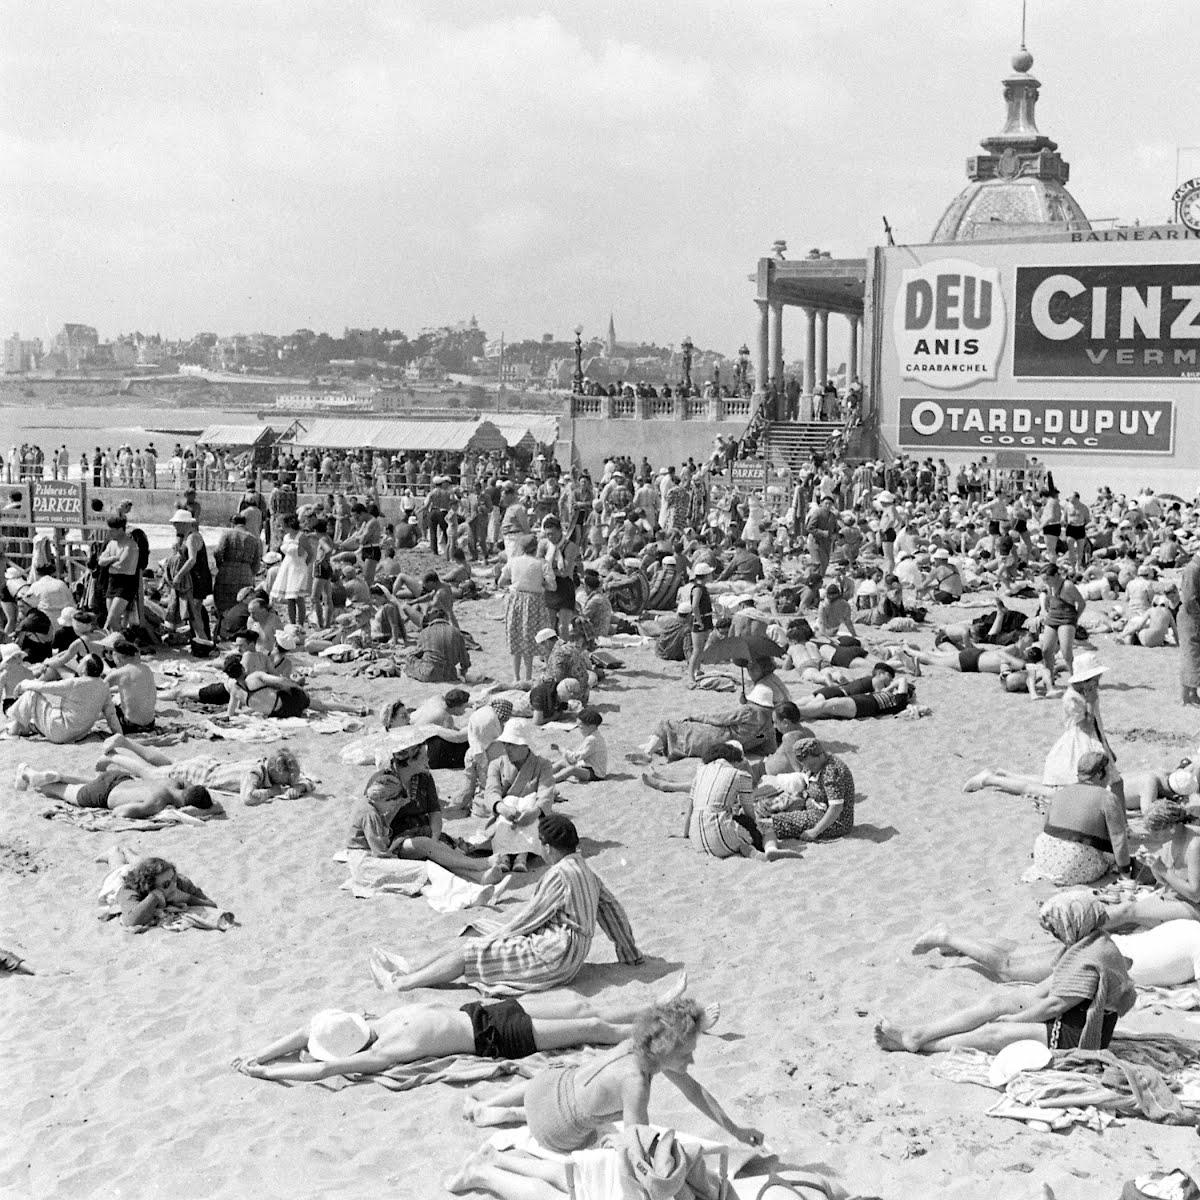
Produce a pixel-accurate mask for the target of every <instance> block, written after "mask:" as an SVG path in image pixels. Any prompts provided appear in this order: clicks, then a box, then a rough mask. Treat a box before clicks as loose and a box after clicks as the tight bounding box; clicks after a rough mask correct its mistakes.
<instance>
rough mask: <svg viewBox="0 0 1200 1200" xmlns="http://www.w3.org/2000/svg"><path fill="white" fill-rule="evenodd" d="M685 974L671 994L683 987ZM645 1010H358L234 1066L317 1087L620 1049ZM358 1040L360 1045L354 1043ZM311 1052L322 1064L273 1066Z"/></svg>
mask: <svg viewBox="0 0 1200 1200" xmlns="http://www.w3.org/2000/svg"><path fill="white" fill-rule="evenodd" d="M685 983H686V976H685V977H684V980H681V981H680V982H679V983H678V984H677V985H676V987H675V988H673V989H672V993H675V992H676V991H679V990H682V988H683V986H684V985H685ZM639 1011H640V1010H639V1009H617V1008H614V1009H601V1008H599V1007H596V1006H594V1005H592V1004H590V1003H589V1002H588V1001H587V1000H585V999H583V998H582V997H579V996H573V995H569V994H565V993H559V994H553V993H546V994H543V995H536V996H535V995H531V996H522V997H521V999H520V1001H517V1000H502V1001H499V1002H493V1001H487V1000H485V1001H483V1002H479V1001H475V1002H473V1003H471V1004H464V1005H463V1006H462V1007H461V1008H458V1009H455V1008H447V1007H445V1006H443V1005H436V1004H406V1005H403V1006H401V1007H399V1008H394V1009H392V1010H391V1012H387V1013H384V1015H383V1016H382V1017H379V1018H377V1019H375V1020H372V1021H365V1020H363V1018H362V1017H360V1016H358V1015H357V1014H354V1013H337V1012H322V1013H317V1014H316V1015H315V1016H314V1017H313V1018H312V1020H311V1021H310V1023H309V1024H308V1025H307V1026H305V1027H303V1028H301V1029H298V1030H296V1031H295V1032H294V1033H291V1034H289V1035H288V1036H287V1037H284V1038H281V1039H280V1040H279V1041H277V1042H273V1043H272V1044H271V1045H270V1046H267V1047H266V1048H265V1049H263V1050H260V1051H259V1052H258V1053H257V1054H254V1055H252V1056H250V1057H249V1058H237V1059H234V1061H233V1066H234V1067H235V1068H236V1069H237V1070H238V1071H241V1072H242V1074H243V1075H251V1076H253V1077H254V1078H256V1079H275V1080H296V1081H299V1082H310V1083H311V1082H316V1081H318V1080H321V1079H329V1078H330V1077H331V1076H334V1075H378V1074H380V1073H381V1072H384V1071H387V1070H388V1069H389V1068H391V1067H395V1066H399V1065H400V1064H402V1063H410V1062H417V1061H418V1060H420V1059H423V1058H440V1057H443V1056H445V1055H449V1054H474V1055H477V1056H478V1057H480V1058H491V1059H514V1058H527V1057H529V1055H531V1054H535V1053H536V1052H537V1051H539V1050H559V1049H563V1048H565V1047H567V1046H581V1045H593V1046H615V1045H616V1044H617V1043H618V1042H621V1041H623V1040H624V1039H625V1038H627V1037H628V1036H629V1034H630V1032H631V1028H632V1023H633V1019H634V1017H635V1016H636V1015H637V1013H638V1012H639ZM356 1042H357V1045H355V1043H356ZM302 1050H307V1051H308V1053H309V1054H310V1055H311V1056H312V1058H314V1059H316V1060H318V1061H316V1062H299V1061H296V1062H286V1063H274V1062H272V1060H274V1059H280V1058H284V1057H286V1056H289V1055H294V1054H298V1053H299V1052H300V1051H302Z"/></svg>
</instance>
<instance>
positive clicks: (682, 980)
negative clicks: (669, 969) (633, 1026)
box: [654, 970, 688, 1004]
mask: <svg viewBox="0 0 1200 1200" xmlns="http://www.w3.org/2000/svg"><path fill="white" fill-rule="evenodd" d="M687 985H688V974H687V971H686V970H684V971H680V972H679V978H678V979H676V980H675V982H674V983H673V984H671V986H670V987H668V988H667V989H666V990H665V991H662V992H659V994H658V995H657V996H656V997H655V998H654V1003H655V1004H670V1003H671V1001H672V1000H678V999H680V998H681V997H682V996H683V994H684V992H686V991H687Z"/></svg>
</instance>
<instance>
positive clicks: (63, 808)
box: [42, 800, 228, 833]
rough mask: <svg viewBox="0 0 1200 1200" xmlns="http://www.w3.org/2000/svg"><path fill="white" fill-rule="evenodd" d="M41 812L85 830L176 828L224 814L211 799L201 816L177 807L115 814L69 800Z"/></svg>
mask: <svg viewBox="0 0 1200 1200" xmlns="http://www.w3.org/2000/svg"><path fill="white" fill-rule="evenodd" d="M42 816H43V817H45V818H46V820H47V821H67V822H69V823H70V824H72V825H74V826H76V827H77V828H79V829H85V830H87V832H88V833H129V832H136V833H150V832H153V831H154V830H157V829H176V828H178V827H179V826H181V825H207V824H208V822H209V821H223V820H225V819H226V818H227V816H228V814H227V813H226V811H225V809H224V808H222V807H221V805H220V804H219V803H218V802H217V801H216V800H214V801H213V806H212V809H211V810H208V811H206V812H205V814H204V816H203V817H199V816H193V815H192V814H191V813H185V812H180V811H179V809H177V808H166V809H163V811H162V812H160V813H156V814H155V815H154V816H152V817H118V816H114V815H113V814H112V813H111V812H109V810H108V809H104V808H76V807H75V806H74V805H73V804H55V805H54V806H52V807H51V808H48V809H46V810H45V812H43V813H42Z"/></svg>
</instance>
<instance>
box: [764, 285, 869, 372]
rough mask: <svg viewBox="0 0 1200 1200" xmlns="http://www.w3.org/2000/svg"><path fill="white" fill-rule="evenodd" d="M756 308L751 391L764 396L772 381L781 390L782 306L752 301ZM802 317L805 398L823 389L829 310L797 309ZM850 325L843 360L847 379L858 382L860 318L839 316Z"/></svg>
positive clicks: (826, 368)
mask: <svg viewBox="0 0 1200 1200" xmlns="http://www.w3.org/2000/svg"><path fill="white" fill-rule="evenodd" d="M754 303H755V304H757V305H758V354H757V355H756V356H755V359H754V369H755V383H756V388H755V390H756V391H758V392H765V391H766V390H767V387H768V385H769V384H770V383H771V382H772V381H774V383H775V386H776V387H777V388H779V389H780V390H782V388H783V385H784V379H783V302H782V301H780V300H755V302H754ZM798 307H799V308H800V311H801V312H802V313H803V314H804V382H803V390H804V395H805V396H811V395H812V394H813V393H814V392H815V391H817V390H818V386H820V387H823V386H824V384H825V381H826V380H827V379H828V378H829V314H830V312H831V311H832V310H830V309H827V308H820V307H818V306H816V305H800V306H798ZM843 315H844V316H845V318H846V320H847V321H848V322H849V323H850V349H849V353H848V355H847V357H846V371H847V376H848V378H849V379H851V380H854V379H857V378H858V364H859V362H860V360H861V339H862V317H861V316H860V315H859V314H858V313H845V314H843Z"/></svg>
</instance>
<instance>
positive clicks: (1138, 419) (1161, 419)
mask: <svg viewBox="0 0 1200 1200" xmlns="http://www.w3.org/2000/svg"><path fill="white" fill-rule="evenodd" d="M1174 433H1175V405H1174V403H1173V402H1172V401H1170V400H1108V401H1104V402H1099V403H1098V402H1096V401H1092V400H1082V401H1079V400H954V401H949V400H927V399H917V398H914V397H902V398H901V400H900V444H901V445H902V446H905V447H912V448H916V449H918V450H919V451H920V452H921V453H924V452H925V451H926V450H933V449H946V450H951V449H958V450H979V449H997V448H999V449H1004V448H1010V449H1021V450H1076V451H1080V450H1093V451H1097V452H1102V453H1110V454H1111V453H1113V452H1120V453H1122V454H1170V453H1171V452H1172V450H1173V447H1174Z"/></svg>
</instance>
